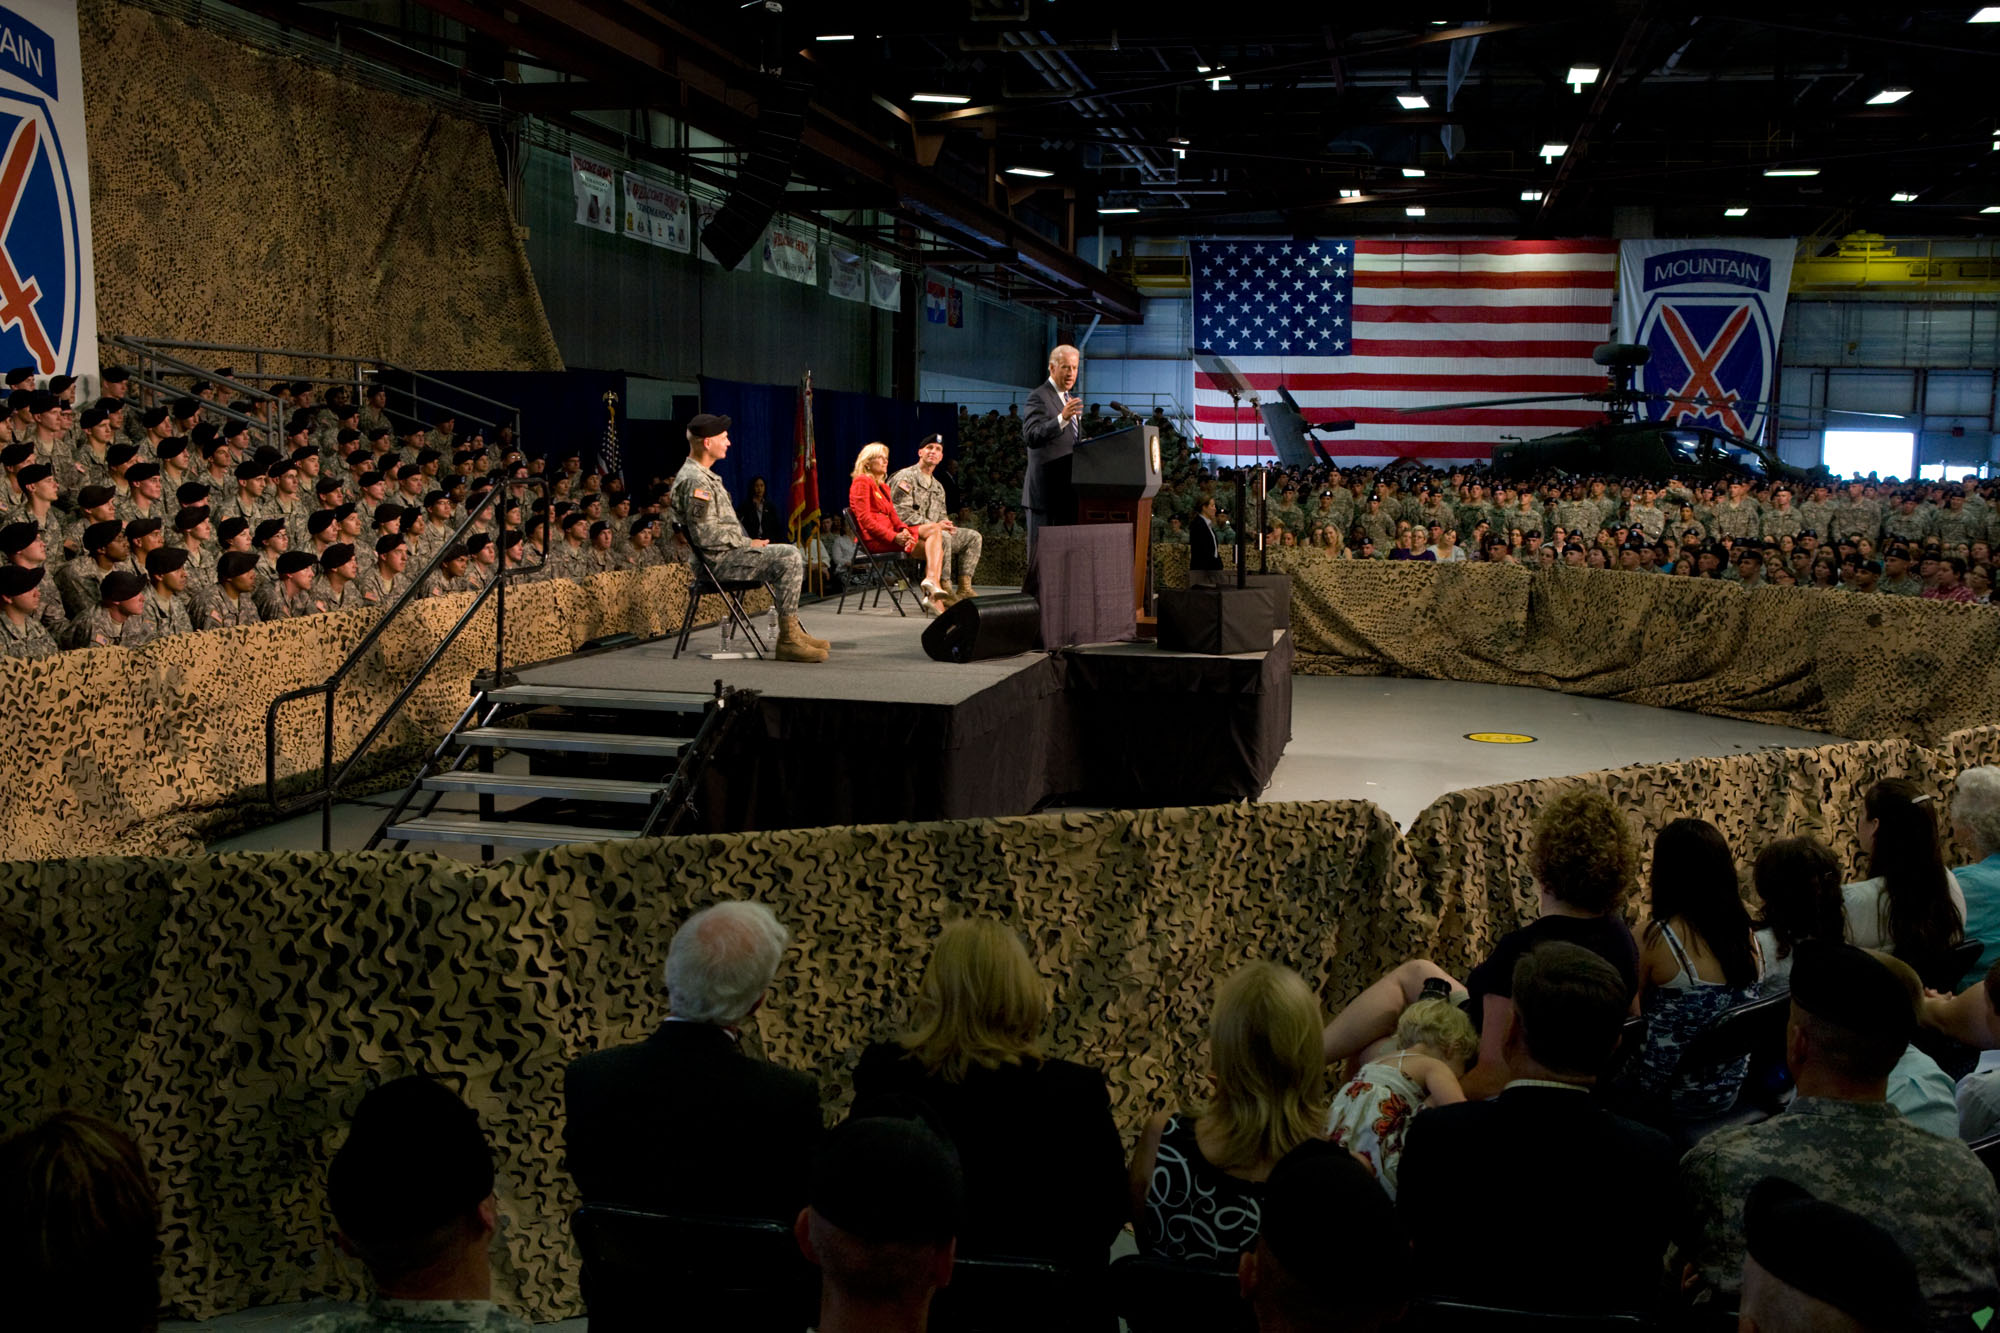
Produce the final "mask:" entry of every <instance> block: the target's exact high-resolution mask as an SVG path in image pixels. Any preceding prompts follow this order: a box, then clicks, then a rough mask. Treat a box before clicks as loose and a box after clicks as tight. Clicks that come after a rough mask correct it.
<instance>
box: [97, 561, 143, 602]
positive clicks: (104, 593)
mask: <svg viewBox="0 0 2000 1333" xmlns="http://www.w3.org/2000/svg"><path fill="white" fill-rule="evenodd" d="M144 591H146V585H145V583H144V582H143V581H141V580H140V578H139V576H138V575H137V574H134V573H133V572H132V571H131V570H129V569H114V570H112V571H111V572H110V573H109V574H106V575H105V576H104V578H103V580H102V581H100V582H99V583H98V585H97V603H98V605H99V606H112V605H115V604H116V603H119V602H129V601H131V600H132V599H133V598H134V597H137V596H138V595H139V594H140V593H142V592H144Z"/></svg>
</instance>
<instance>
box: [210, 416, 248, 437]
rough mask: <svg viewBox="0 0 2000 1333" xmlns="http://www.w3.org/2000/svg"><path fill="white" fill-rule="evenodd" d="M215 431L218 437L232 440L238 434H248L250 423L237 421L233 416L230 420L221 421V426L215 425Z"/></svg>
mask: <svg viewBox="0 0 2000 1333" xmlns="http://www.w3.org/2000/svg"><path fill="white" fill-rule="evenodd" d="M202 424H203V425H206V424H207V423H206V422H204V423H202ZM215 433H216V435H217V437H218V438H220V439H224V440H233V439H236V438H237V437H238V436H242V435H248V434H249V433H250V423H249V422H247V421H237V420H235V419H234V418H231V419H230V420H228V421H225V422H223V423H222V425H221V426H219V427H217V428H216V432H215Z"/></svg>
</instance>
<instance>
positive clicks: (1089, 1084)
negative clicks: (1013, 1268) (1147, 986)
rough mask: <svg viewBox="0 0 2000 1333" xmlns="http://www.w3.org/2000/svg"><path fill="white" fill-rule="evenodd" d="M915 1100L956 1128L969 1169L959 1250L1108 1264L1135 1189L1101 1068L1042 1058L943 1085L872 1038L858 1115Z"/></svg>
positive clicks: (859, 1079)
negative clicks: (1129, 1184) (1127, 1181)
mask: <svg viewBox="0 0 2000 1333" xmlns="http://www.w3.org/2000/svg"><path fill="white" fill-rule="evenodd" d="M913 1102H915V1103H921V1104H922V1105H923V1106H924V1107H925V1108H926V1109H927V1110H928V1111H929V1112H930V1114H931V1115H932V1116H933V1118H934V1123H935V1124H936V1125H937V1126H938V1127H939V1128H940V1129H942V1130H943V1131H944V1132H945V1133H946V1134H947V1135H949V1136H950V1138H951V1140H952V1142H953V1143H954V1144H955V1145H956V1146H957V1148H958V1154H959V1161H960V1164H961V1165H962V1166H963V1167H964V1170H965V1197H966V1211H967V1214H968V1218H967V1221H966V1225H965V1228H964V1230H962V1231H961V1232H960V1233H959V1252H960V1253H961V1254H966V1255H1012V1256H1022V1257H1031V1258H1041V1259H1048V1260H1053V1261H1055V1262H1058V1263H1062V1264H1068V1265H1075V1266H1079V1267H1081V1266H1086V1265H1101V1264H1103V1263H1104V1262H1105V1261H1106V1257H1107V1253H1108V1251H1109V1250H1110V1248H1111V1242H1112V1240H1113V1238H1114V1237H1116V1236H1117V1234H1118V1231H1119V1229H1120V1228H1121V1227H1123V1226H1124V1225H1125V1218H1126V1214H1127V1212H1128V1211H1129V1207H1130V1196H1129V1193H1128V1191H1127V1188H1126V1184H1125V1145H1124V1141H1123V1140H1122V1139H1120V1138H1119V1136H1118V1127H1117V1125H1116V1124H1115V1123H1114V1122H1113V1121H1112V1119H1111V1097H1110V1093H1109V1091H1108V1089H1107V1088H1106V1086H1105V1082H1104V1075H1103V1074H1102V1073H1100V1072H1099V1071H1097V1070H1095V1069H1090V1068H1087V1067H1085V1066H1083V1065H1078V1064H1071V1063H1070V1062H1069V1061H1067V1060H1042V1061H1028V1062H1025V1063H1023V1064H1018V1065H1003V1066H1002V1067H1000V1068H998V1069H982V1068H979V1067H977V1066H975V1067H974V1068H973V1069H972V1070H971V1071H970V1072H969V1073H967V1075H966V1077H965V1080H964V1081H963V1082H962V1083H947V1082H946V1081H945V1080H944V1079H942V1078H939V1077H936V1076H934V1075H932V1074H931V1073H929V1072H928V1071H926V1070H925V1069H924V1067H923V1066H922V1065H921V1064H919V1063H918V1062H917V1061H916V1060H914V1059H912V1058H911V1057H910V1056H909V1055H908V1053H906V1052H905V1051H904V1050H903V1048H902V1047H901V1046H896V1045H890V1044H882V1045H876V1046H871V1047H869V1048H868V1050H867V1051H865V1052H864V1053H863V1054H862V1056H861V1064H860V1066H859V1067H858V1068H856V1069H855V1071H854V1114H855V1115H856V1116H864V1115H872V1114H877V1113H882V1112H895V1111H897V1110H898V1109H904V1110H907V1109H909V1107H910V1104H911V1103H913Z"/></svg>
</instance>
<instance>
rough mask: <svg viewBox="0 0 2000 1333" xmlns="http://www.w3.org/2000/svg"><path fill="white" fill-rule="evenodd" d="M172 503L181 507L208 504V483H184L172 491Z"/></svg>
mask: <svg viewBox="0 0 2000 1333" xmlns="http://www.w3.org/2000/svg"><path fill="white" fill-rule="evenodd" d="M174 503H175V504H183V505H205V504H207V503H208V483H207V482H201V481H184V482H182V483H181V484H180V485H179V486H178V487H176V488H175V490H174Z"/></svg>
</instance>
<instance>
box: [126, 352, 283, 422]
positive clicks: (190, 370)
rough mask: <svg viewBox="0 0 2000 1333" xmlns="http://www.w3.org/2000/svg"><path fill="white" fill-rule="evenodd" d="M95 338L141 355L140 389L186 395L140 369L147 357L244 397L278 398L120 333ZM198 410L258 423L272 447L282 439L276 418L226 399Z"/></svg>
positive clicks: (172, 396) (173, 395) (227, 418)
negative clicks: (243, 409) (243, 408)
mask: <svg viewBox="0 0 2000 1333" xmlns="http://www.w3.org/2000/svg"><path fill="white" fill-rule="evenodd" d="M98 341H99V342H103V343H109V344H110V345H111V346H113V347H118V348H122V349H123V350H125V351H128V352H134V353H137V354H139V356H140V357H142V358H143V359H142V360H141V362H140V367H141V373H140V374H139V375H138V376H137V379H138V382H139V387H140V388H142V389H150V390H152V391H153V392H155V393H159V394H163V395H166V396H167V397H169V398H181V397H185V396H186V395H185V394H183V393H182V392H181V391H180V390H178V389H176V388H175V387H174V386H173V385H171V384H168V383H167V382H166V381H164V380H158V379H153V378H151V377H150V376H148V375H146V374H145V373H144V366H145V362H146V361H147V360H150V361H152V362H154V363H159V362H165V363H167V368H168V369H170V370H173V371H175V372H177V373H179V374H182V375H200V376H201V377H202V378H203V379H206V380H208V381H209V382H210V383H211V384H220V385H223V386H224V387H226V388H230V389H234V390H236V391H237V392H238V393H241V394H243V395H245V396H246V397H248V398H249V399H250V400H251V401H258V400H262V401H264V402H267V403H275V402H276V401H278V400H277V397H276V395H274V394H269V393H266V392H265V391H264V390H262V389H258V388H253V387H252V386H250V385H248V384H243V383H241V382H239V381H237V380H234V379H231V378H230V377H228V376H227V375H217V374H215V373H214V372H213V371H207V370H203V369H202V368H201V367H200V366H197V365H196V364H194V362H192V361H183V360H181V359H180V358H179V357H174V356H166V355H163V354H161V353H159V352H156V351H153V350H152V349H151V348H148V347H146V346H145V345H144V344H142V343H140V342H137V341H136V340H134V339H131V338H127V337H124V336H123V335H121V334H115V333H106V334H100V335H99V336H98ZM128 410H129V409H128ZM202 411H204V412H214V413H216V414H217V415H218V416H221V417H223V418H224V419H226V420H229V421H241V422H243V423H244V424H246V425H248V426H250V427H252V428H253V429H254V428H257V427H262V428H263V430H264V432H265V434H266V435H267V436H268V437H269V438H268V441H267V443H269V444H270V445H272V447H274V448H276V447H278V446H280V445H281V444H282V443H283V441H284V434H283V429H284V428H283V424H282V423H281V422H279V421H277V420H276V419H273V420H270V421H259V420H258V419H257V418H256V417H253V416H251V415H250V414H248V413H247V412H238V411H237V410H236V409H235V408H233V407H231V406H229V405H228V404H227V403H203V404H202Z"/></svg>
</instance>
